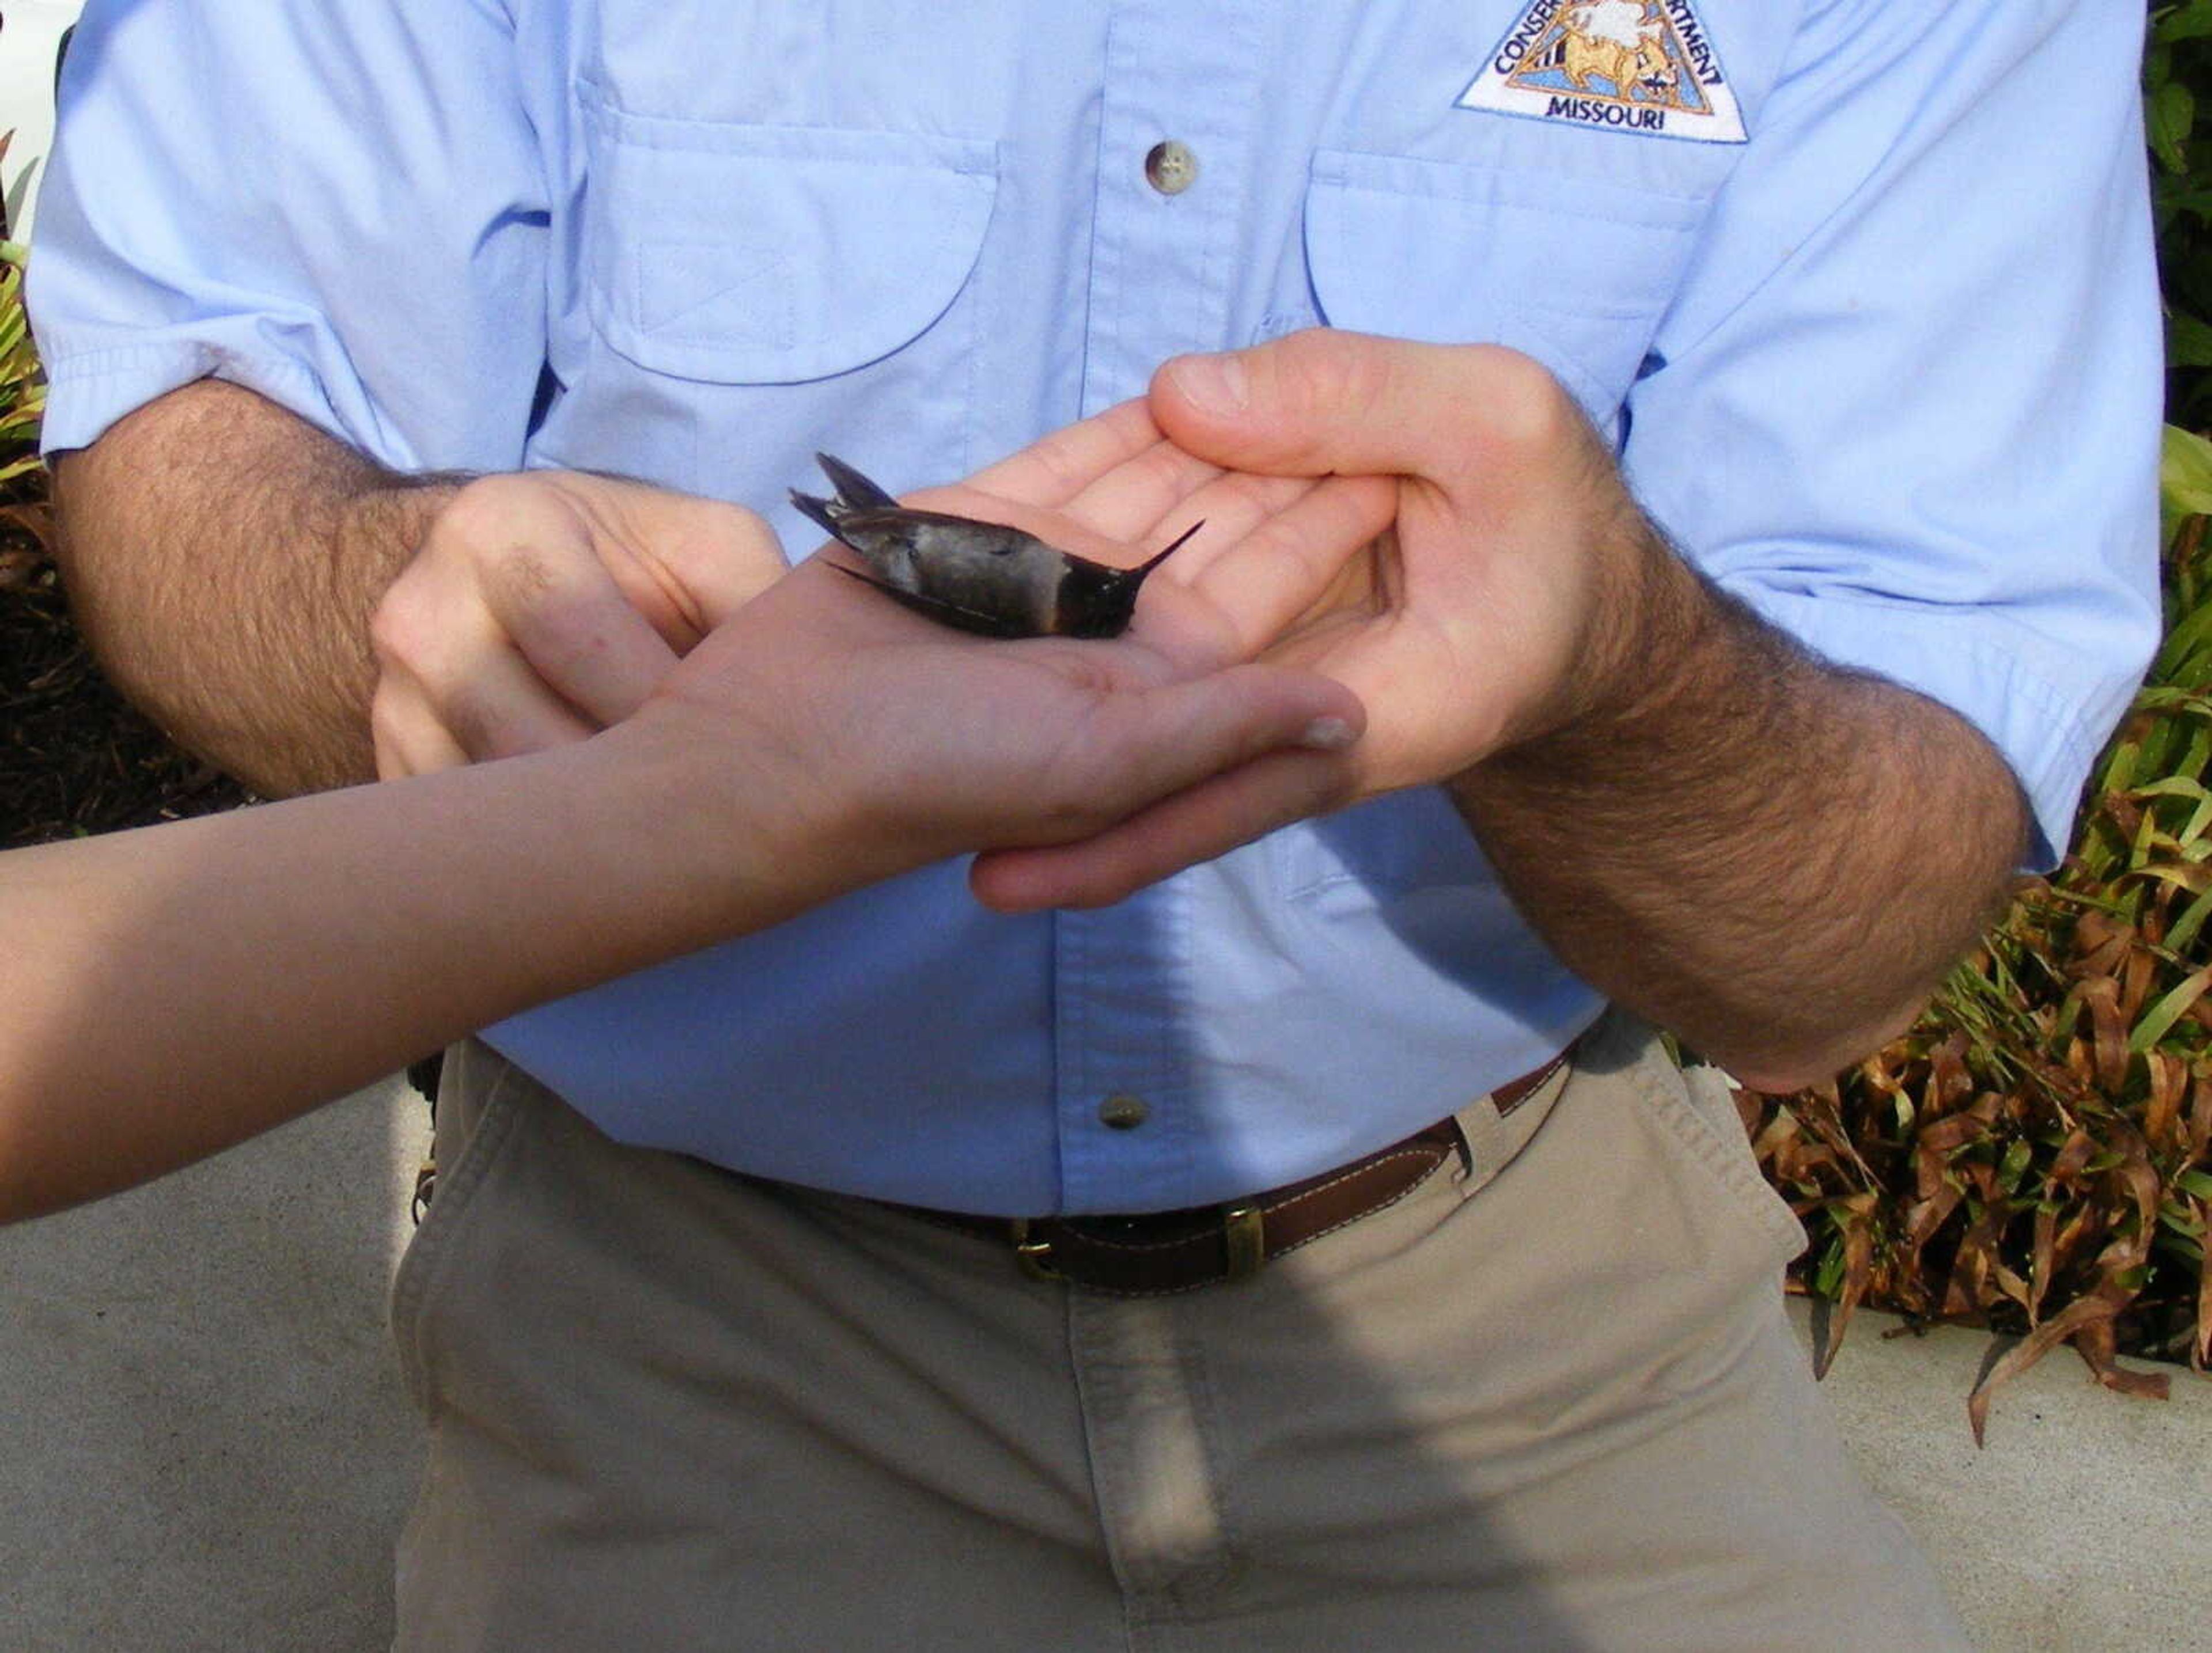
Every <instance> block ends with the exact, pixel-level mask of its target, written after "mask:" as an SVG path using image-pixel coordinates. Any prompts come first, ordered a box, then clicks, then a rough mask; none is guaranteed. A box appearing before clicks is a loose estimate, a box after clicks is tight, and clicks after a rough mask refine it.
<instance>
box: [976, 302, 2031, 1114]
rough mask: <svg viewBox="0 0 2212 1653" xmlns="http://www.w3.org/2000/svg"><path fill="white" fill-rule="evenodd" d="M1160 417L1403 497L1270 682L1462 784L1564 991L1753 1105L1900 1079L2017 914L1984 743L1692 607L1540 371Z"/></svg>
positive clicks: (1222, 405) (1221, 399) (1407, 362)
mask: <svg viewBox="0 0 2212 1653" xmlns="http://www.w3.org/2000/svg"><path fill="white" fill-rule="evenodd" d="M1151 407H1152V412H1153V415H1154V416H1155V418H1156V419H1157V420H1158V423H1159V426H1160V428H1161V429H1162V431H1163V432H1164V433H1165V434H1166V435H1168V436H1169V437H1170V439H1171V440H1172V441H1175V442H1176V445H1177V446H1179V447H1182V448H1185V449H1187V450H1188V452H1190V453H1193V454H1194V455H1195V456H1197V457H1198V458H1200V459H1204V460H1206V461H1209V462H1211V463H1212V464H1214V465H1220V466H1223V467H1225V469H1229V470H1234V471H1249V472H1253V473H1256V474H1259V475H1262V476H1270V477H1293V478H1295V477H1307V478H1314V477H1325V476H1329V475H1331V474H1333V473H1367V474H1370V475H1373V476H1379V477H1386V478H1388V479H1389V487H1390V488H1391V489H1392V493H1393V509H1394V512H1395V520H1394V522H1393V526H1392V527H1391V529H1390V532H1389V534H1388V535H1387V536H1385V537H1384V538H1383V539H1382V540H1381V541H1379V542H1378V543H1377V544H1376V547H1375V549H1374V550H1373V552H1372V554H1371V557H1370V568H1371V577H1370V580H1369V582H1368V583H1367V585H1366V586H1364V588H1362V587H1361V586H1358V584H1357V583H1356V582H1352V581H1346V580H1339V581H1338V582H1337V583H1336V584H1335V585H1334V587H1333V588H1332V589H1331V590H1330V592H1329V593H1328V595H1327V596H1326V597H1324V598H1323V599H1322V600H1321V602H1320V603H1319V604H1318V605H1316V608H1315V609H1314V610H1313V611H1310V613H1309V614H1308V615H1307V616H1306V617H1305V619H1304V622H1303V623H1302V624H1301V625H1300V626H1299V627H1298V628H1297V629H1295V630H1294V631H1293V632H1292V633H1291V635H1289V636H1288V637H1287V638H1286V639H1285V641H1284V643H1283V644H1282V645H1281V646H1280V647H1279V648H1278V649H1277V650H1276V651H1275V652H1274V653H1273V654H1272V655H1271V656H1270V657H1269V658H1275V659H1285V660H1288V661H1290V662H1292V663H1296V664H1299V665H1309V666H1312V667H1314V668H1316V669H1318V670H1320V671H1322V672H1326V673H1328V675H1330V676H1332V677H1334V678H1338V679H1339V680H1340V681H1341V682H1342V683H1344V684H1346V686H1347V687H1349V688H1350V689H1352V690H1353V691H1354V692H1355V693H1356V694H1358V696H1359V697H1360V699H1361V701H1362V702H1364V704H1365V705H1366V707H1367V708H1368V714H1369V725H1368V731H1367V733H1366V735H1365V737H1364V738H1363V739H1362V740H1361V742H1360V743H1359V745H1358V748H1357V749H1356V751H1355V752H1354V754H1353V755H1352V762H1353V764H1354V767H1355V769H1356V773H1357V786H1358V791H1359V792H1360V793H1374V792H1380V791H1384V790H1388V789H1389V788H1391V787H1403V786H1408V785H1413V784H1416V783H1419V782H1422V781H1439V782H1442V783H1443V784H1444V785H1445V786H1446V787H1447V790H1448V792H1449V795H1450V796H1451V798H1452V799H1453V800H1454V802H1455V804H1456V805H1458V806H1459V809H1460V811H1461V812H1462V815H1463V816H1465V817H1466V818H1467V820H1468V823H1469V824H1470V826H1471V827H1472V828H1473V830H1474V832H1475V834H1476V836H1478V837H1479V838H1480V841H1481V842H1482V846H1483V848H1484V850H1485V852H1486V854H1487V855H1488V857H1489V859H1490V860H1491V861H1492V865H1494V866H1496V867H1497V868H1498V872H1499V873H1500V875H1501V877H1502V878H1503V879H1504V883H1505V884H1506V886H1507V888H1508V889H1509V890H1510V891H1511V893H1512V895H1513V896H1514V899H1515V901H1516V904H1517V905H1518V906H1519V907H1520V908H1521V909H1522V912H1523V913H1524V914H1525V915H1527V916H1528V918H1529V920H1530V921H1532V922H1533V923H1534V924H1535V925H1536V927H1538V928H1539V929H1540V930H1541V932H1542V933H1543V934H1544V936H1545V938H1546V939H1547V941H1549V942H1550V943H1551V944H1552V945H1553V948H1554V949H1555V950H1556V951H1558V952H1559V955H1560V957H1562V958H1564V959H1565V961H1566V963H1568V964H1569V965H1570V966H1571V967H1572V968H1574V969H1576V970H1577V972H1578V973H1579V974H1580V975H1583V977H1584V979H1586V980H1587V981H1590V982H1591V983H1592V984H1593V985H1595V986H1596V987H1598V988H1601V990H1603V991H1605V992H1607V994H1610V995H1612V996H1613V997H1614V998H1616V999H1618V1000H1620V1001H1621V1002H1623V1003H1625V1004H1626V1005H1629V1006H1632V1007H1633V1008H1635V1009H1638V1010H1639V1011H1641V1012H1643V1013H1644V1014H1645V1015H1647V1016H1649V1017H1650V1018H1652V1019H1653V1020H1655V1021H1656V1022H1658V1023H1660V1024H1662V1025H1663V1026H1667V1027H1670V1028H1672V1029H1674V1030H1676V1031H1677V1032H1679V1033H1680V1034H1681V1035H1682V1036H1684V1037H1685V1038H1686V1040H1687V1041H1688V1042H1690V1043H1691V1044H1692V1046H1693V1047H1695V1048H1697V1049H1699V1051H1701V1052H1703V1053H1704V1054H1707V1055H1709V1056H1711V1057H1712V1058H1713V1059H1715V1060H1719V1061H1721V1062H1722V1063H1723V1064H1724V1065H1726V1066H1728V1067H1731V1068H1733V1069H1734V1070H1735V1072H1736V1073H1737V1074H1738V1075H1739V1076H1740V1077H1741V1078H1743V1079H1746V1080H1747V1081H1749V1082H1752V1083H1754V1084H1758V1085H1764V1086H1766V1087H1768V1088H1772V1089H1780V1090H1788V1089H1791V1088H1794V1087H1795V1086H1796V1085H1801V1084H1808V1083H1813V1082H1814V1081H1817V1080H1820V1079H1825V1078H1826V1077H1828V1076H1829V1075H1831V1074H1832V1073H1835V1072H1836V1071H1837V1069H1838V1067H1841V1066H1843V1065H1844V1063H1845V1062H1846V1061H1848V1060H1852V1059H1855V1058H1857V1056H1860V1055H1862V1054H1864V1053H1865V1052H1866V1051H1868V1050H1869V1049H1871V1048H1875V1046H1876V1045H1878V1044H1879V1043H1880V1042H1881V1040H1882V1039H1883V1038H1884V1037H1886V1036H1887V1035H1888V1034H1889V1033H1891V1032H1892V1031H1893V1030H1895V1029H1897V1028H1898V1027H1899V1026H1900V1025H1902V1024H1904V1023H1905V1022H1907V1021H1909V1020H1910V1018H1911V1015H1912V1014H1913V1012H1915V1010H1917V1007H1918V1006H1919V1004H1920V1003H1921V1002H1922V1001H1923V999H1924V997H1925V994H1926V993H1927V991H1928V990H1929V988H1931V987H1932V986H1933V985H1934V983H1935V982H1936V981H1937V980H1938V979H1939V978H1940V976H1941V975H1942V971H1943V970H1944V969H1946V968H1947V967H1948V965H1949V964H1950V963H1951V962H1952V961H1953V960H1954V959H1955V958H1956V957H1958V956H1959V955H1960V953H1962V952H1963V951H1965V950H1966V947H1967V946H1969V945H1971V944H1972V940H1973V939H1974V937H1975V935H1976V934H1977V933H1978V929H1979V927H1980V924H1981V923H1982V922H1983V921H1984V918H1985V916H1986V915H1987V914H1988V913H1989V912H1990V909H1991V907H1992V905H1993V903H1994V902H1997V901H1998V900H2000V899H2001V896H2002V890H2003V887H2004V884H2005V882H2006V879H2007V878H2008V874H2009V872H2010V871H2011V869H2012V868H2013V866H2015V865H2016V863H2017V860H2018V857H2019V856H2020V854H2021V846H2022V844H2023V842H2024V839H2025V834H2026V824H2025V823H2026V811H2025V809H2024V806H2023V805H2022V802H2021V798H2020V795H2019V790H2018V787H2017V786H2016V784H2015V781H2014V780H2013V777H2012V775H2011V774H2010V772H2009V770H2008V769H2007V768H2006V766H2005V764H2004V763H2003V761H2002V758H2001V757H1999V756H1998V755H1997V753H1996V751H1995V750H1994V749H1993V748H1992V747H1991V746H1990V744H1989V743H1988V741H1987V740H1986V739H1985V738H1984V737H1983V736H1982V735H1981V734H1980V733H1979V732H1977V731H1976V730H1974V729H1973V728H1972V726H1970V725H1968V724H1967V723H1966V721H1965V720H1962V719H1960V717H1958V716H1957V715H1956V714H1954V713H1952V712H1951V711H1949V710H1948V709H1947V708H1942V707H1941V706H1938V705H1936V704H1935V703H1934V702H1930V701H1928V700H1926V699H1923V697H1921V696H1917V695H1915V694H1913V693H1911V692H1910V691H1909V690H1905V689H1902V688H1899V687H1898V686H1897V685H1895V684H1890V683H1887V682H1885V681H1882V680H1880V679H1876V678H1869V677H1868V676H1866V675H1864V674H1863V673H1857V672H1848V671H1844V670H1841V669H1838V668H1835V667H1832V666H1829V665H1826V664H1824V663H1823V662H1821V661H1819V660H1817V659H1813V658H1812V657H1810V656H1809V655H1808V654H1807V653H1805V652H1804V651H1803V650H1802V649H1801V648H1799V647H1797V646H1796V644H1795V643H1794V642H1793V641H1791V640H1790V639H1789V638H1787V637H1785V636H1784V635H1781V634H1780V633H1778V632H1777V631H1775V630H1774V629H1772V628H1771V627H1770V626H1767V625H1766V624H1765V623H1763V622H1762V621H1760V620H1759V618H1758V617H1756V616H1754V615H1753V613H1752V612H1751V611H1749V610H1748V609H1747V608H1745V607H1744V606H1743V605H1741V604H1740V603H1737V602H1735V601H1734V600H1733V599H1729V598H1728V597H1726V596H1724V595H1723V594H1722V593H1720V592H1718V591H1717V590H1716V589H1715V588H1713V587H1712V586H1710V585H1708V584H1707V583H1706V582H1705V581H1704V580H1701V579H1700V578H1699V576H1698V574H1696V573H1695V572H1694V571H1693V570H1692V568H1689V567H1688V566H1687V565H1686V563H1685V562H1682V560H1681V559H1680V557H1678V556H1675V555H1674V552H1673V550H1671V549H1670V548H1669V547H1668V545H1667V544H1666V542H1665V539H1664V538H1663V536H1662V535H1661V534H1660V533H1659V532H1658V531H1657V530H1656V528H1655V527H1654V526H1652V525H1651V524H1650V522H1648V521H1647V520H1645V519H1644V516H1643V514H1642V513H1641V512H1640V511H1639V510H1638V508H1637V507H1636V506H1635V505H1634V503H1633V501H1632V500H1631V499H1630V498H1629V496H1628V494H1627V492H1626V489H1625V488H1624V487H1623V485H1622V483H1621V482H1620V478H1619V477H1618V475H1617V473H1616V471H1615V469H1614V466H1613V460H1612V457H1611V455H1610V454H1609V453H1607V451H1606V450H1605V447H1604V446H1603V445H1602V444H1601V442H1600V441H1598V440H1597V439H1596V438H1595V435H1594V434H1593V433H1592V432H1591V430H1590V428H1589V426H1588V424H1587V423H1586V422H1585V421H1584V420H1583V417H1582V416H1581V415H1580V413H1579V412H1578V411H1577V409H1576V408H1575V405H1574V404H1573V403H1572V401H1571V398H1569V397H1568V396H1567V394H1566V392H1565V391H1564V390H1563V389H1562V388H1561V387H1560V386H1559V385H1558V384H1557V383H1556V382H1554V381H1553V380H1552V379H1551V377H1550V375H1549V374H1547V373H1546V372H1545V371H1544V370H1543V369H1542V368H1541V367H1539V366H1538V365H1537V364H1536V363H1534V362H1530V361H1528V359H1527V358H1525V357H1522V356H1517V355H1516V354H1515V353H1513V352H1510V351H1507V350H1502V349H1492V348H1486V347H1479V346H1437V345H1421V344H1413V343H1402V342H1398V341H1392V340H1385V339H1377V338H1369V337H1361V336H1358V335H1356V334H1347V333H1338V332H1312V333H1306V334H1298V335H1293V336H1291V337H1288V338H1285V339H1281V340H1278V341H1276V342H1275V343H1272V344H1269V345H1265V346H1261V347H1260V348H1258V349H1251V350H1245V351H1241V352H1237V353H1236V354H1234V355H1231V356H1215V357H1201V358H1183V359H1181V360H1179V361H1176V362H1170V363H1169V364H1168V365H1167V366H1166V367H1165V368H1163V369H1162V371H1161V373H1160V374H1159V375H1158V378H1157V379H1156V380H1155V382H1154V385H1153V388H1152V398H1151ZM1827 526H1831V527H1832V525H1827ZM1230 572H1231V573H1232V574H1233V573H1235V572H1237V570H1234V569H1231V571H1230ZM1225 606H1228V607H1230V608H1232V609H1233V608H1234V606H1235V599H1234V598H1233V596H1230V597H1228V598H1227V599H1226V602H1225ZM1264 776H1265V769H1264V768H1263V767H1261V766H1254V767H1253V768H1251V769H1246V770H1243V771H1239V772H1237V773H1234V774H1231V775H1225V776H1224V777H1223V778H1222V779H1220V780H1219V781H1215V782H1213V783H1212V785H1210V786H1209V787H1206V788H1202V789H1200V791H1199V792H1197V793H1192V794H1190V795H1189V796H1188V798H1186V799H1171V800H1170V801H1169V802H1168V803H1166V804H1164V805H1161V806H1160V808H1159V810H1158V811H1155V818H1154V820H1153V821H1152V827H1153V830H1163V831H1164V830H1172V828H1173V827H1174V825H1175V823H1174V821H1173V818H1172V817H1173V814H1174V811H1176V810H1177V809H1178V808H1182V807H1192V806H1196V805H1203V806H1204V807H1206V808H1208V809H1212V810H1216V811H1224V812H1228V813H1233V812H1234V811H1235V807H1236V798H1235V794H1236V792H1237V788H1239V787H1250V786H1254V785H1256V784H1258V783H1259V782H1260V781H1261V780H1262V779H1264ZM1931 799H1940V800H1942V807H1941V808H1940V809H1930V808H1929V801H1930V800H1931ZM1109 836H1110V835H1109ZM1101 842H1105V841H1103V840H1102V841H1101ZM1085 853H1086V854H1097V853H1098V846H1097V845H1086V846H1085ZM1063 854H1066V852H1063V851H1056V850H1051V849H1046V850H1017V851H1012V852H1010V853H1005V854H996V855H992V856H987V857H986V858H985V859H984V860H983V861H981V862H980V863H979V864H978V866H977V869H976V872H975V878H976V882H977V884H978V887H979V888H985V889H988V890H992V891H994V892H996V893H997V895H998V896H999V897H1000V899H1002V900H1005V901H1007V902H1018V901H1020V900H1021V899H1022V898H1023V896H1024V893H1025V892H1026V891H1028V890H1030V889H1031V888H1032V887H1033V886H1035V885H1036V884H1044V883H1048V882H1049V880H1050V879H1051V878H1053V877H1054V876H1055V873H1054V866H1055V861H1056V859H1057V858H1058V857H1060V856H1061V855H1063Z"/></svg>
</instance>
